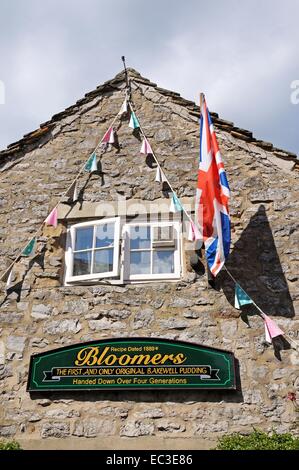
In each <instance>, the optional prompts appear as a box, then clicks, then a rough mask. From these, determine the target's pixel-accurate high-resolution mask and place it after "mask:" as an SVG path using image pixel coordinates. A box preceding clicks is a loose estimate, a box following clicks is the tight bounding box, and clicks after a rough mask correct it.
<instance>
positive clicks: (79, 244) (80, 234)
mask: <svg viewBox="0 0 299 470" xmlns="http://www.w3.org/2000/svg"><path fill="white" fill-rule="evenodd" d="M92 240H93V227H81V228H77V229H76V242H75V251H78V250H88V249H90V248H92Z"/></svg>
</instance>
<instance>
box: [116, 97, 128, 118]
mask: <svg viewBox="0 0 299 470" xmlns="http://www.w3.org/2000/svg"><path fill="white" fill-rule="evenodd" d="M127 112H128V102H127V98H125V99H124V102H123V104H122V105H121V108H120V110H119V113H118V116H122V115H123V114H126V113H127Z"/></svg>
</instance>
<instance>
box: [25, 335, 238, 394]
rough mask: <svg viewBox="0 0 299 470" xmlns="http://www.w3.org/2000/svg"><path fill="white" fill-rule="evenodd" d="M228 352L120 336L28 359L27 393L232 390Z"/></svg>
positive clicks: (231, 360) (231, 361)
mask: <svg viewBox="0 0 299 470" xmlns="http://www.w3.org/2000/svg"><path fill="white" fill-rule="evenodd" d="M235 388H236V381H235V360H234V356H233V354H232V353H231V352H228V351H223V350H221V349H215V348H210V347H206V346H201V345H197V344H192V343H185V342H183V341H168V340H166V339H153V338H121V339H109V340H100V341H91V342H88V343H80V344H74V345H72V346H66V347H64V348H59V349H55V350H53V351H47V352H44V353H41V354H35V355H33V356H31V360H30V369H29V378H28V385H27V390H28V391H29V392H40V391H43V390H44V391H50V390H74V391H75V390H120V389H235Z"/></svg>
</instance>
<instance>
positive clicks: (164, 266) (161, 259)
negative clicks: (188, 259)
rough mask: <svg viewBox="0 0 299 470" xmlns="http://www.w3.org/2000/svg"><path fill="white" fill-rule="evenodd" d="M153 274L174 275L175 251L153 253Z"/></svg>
mask: <svg viewBox="0 0 299 470" xmlns="http://www.w3.org/2000/svg"><path fill="white" fill-rule="evenodd" d="M153 273H154V274H163V273H170V274H171V273H174V251H173V250H157V251H154V253H153Z"/></svg>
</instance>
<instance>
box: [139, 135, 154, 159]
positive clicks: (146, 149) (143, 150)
mask: <svg viewBox="0 0 299 470" xmlns="http://www.w3.org/2000/svg"><path fill="white" fill-rule="evenodd" d="M140 153H144V155H148V154H149V153H151V154H153V151H152V148H151V146H150V144H149V142H148V140H147V139H146V138H144V139H143V142H142V145H141V149H140Z"/></svg>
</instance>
